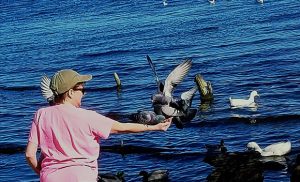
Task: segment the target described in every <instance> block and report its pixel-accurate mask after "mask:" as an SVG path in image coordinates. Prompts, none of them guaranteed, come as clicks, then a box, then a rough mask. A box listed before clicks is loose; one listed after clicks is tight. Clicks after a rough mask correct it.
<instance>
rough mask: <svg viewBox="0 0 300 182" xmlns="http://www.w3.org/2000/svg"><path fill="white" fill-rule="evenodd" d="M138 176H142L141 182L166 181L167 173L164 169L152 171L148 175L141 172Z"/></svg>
mask: <svg viewBox="0 0 300 182" xmlns="http://www.w3.org/2000/svg"><path fill="white" fill-rule="evenodd" d="M139 175H140V176H143V182H154V181H168V179H169V171H168V170H166V169H159V170H154V171H152V172H150V173H148V172H147V171H141V172H140V174H139Z"/></svg>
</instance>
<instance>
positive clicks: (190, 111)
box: [40, 55, 300, 181]
mask: <svg viewBox="0 0 300 182" xmlns="http://www.w3.org/2000/svg"><path fill="white" fill-rule="evenodd" d="M147 60H148V63H149V65H150V67H151V69H152V72H153V74H154V77H155V80H156V84H157V91H156V93H155V94H153V95H152V96H151V102H152V106H153V111H145V110H138V111H137V112H136V113H132V114H130V115H129V119H131V120H132V121H133V122H137V123H141V124H145V125H155V124H157V123H160V122H164V120H165V119H166V118H169V117H172V122H173V123H174V124H175V125H176V127H177V128H180V129H182V128H183V126H184V124H185V123H187V122H190V121H191V120H193V119H194V117H195V116H196V114H197V112H198V110H197V109H196V108H192V100H193V97H194V95H195V94H196V92H197V91H199V93H200V97H201V101H208V100H212V99H213V91H212V85H211V83H210V82H206V81H205V80H204V79H203V78H202V76H201V75H200V74H197V75H196V76H195V80H194V81H195V82H196V85H195V86H193V87H192V88H190V89H189V90H187V91H185V92H183V93H181V95H180V97H178V98H177V97H175V96H174V90H175V88H176V86H177V85H178V84H180V83H181V82H182V81H183V79H184V77H185V76H186V75H187V74H188V72H189V70H190V69H191V67H192V61H191V60H184V61H183V62H182V63H180V64H179V65H178V66H176V67H175V69H173V70H172V71H171V72H170V74H169V75H168V76H167V77H166V79H165V80H161V79H159V77H158V74H157V72H156V69H155V67H154V64H153V62H152V60H151V58H150V57H149V56H148V55H147ZM40 87H41V91H42V95H43V97H44V98H45V99H46V100H47V101H48V103H49V104H50V105H55V102H54V95H53V92H52V91H51V89H50V78H49V77H47V76H46V75H44V76H42V79H41V83H40ZM257 96H259V94H258V92H257V91H255V90H254V91H252V92H251V93H250V96H249V97H248V98H246V99H241V98H232V97H229V103H230V107H231V108H232V109H235V108H244V107H247V108H256V107H258V105H257V103H256V102H255V97H257ZM205 148H206V150H207V154H208V156H209V158H208V159H206V160H207V161H209V163H215V162H216V161H220V159H218V160H216V158H215V157H220V155H219V154H222V157H224V155H225V156H226V157H229V159H227V160H226V162H228V160H229V161H230V163H231V164H232V160H233V159H236V158H237V157H236V156H237V155H236V153H235V155H233V156H234V157H233V156H232V155H230V153H228V151H227V148H226V147H225V145H224V141H223V140H221V142H220V144H218V145H209V144H207V145H205ZM247 148H248V151H253V152H255V155H254V156H257V155H258V156H260V157H269V156H284V155H286V154H288V153H289V152H290V151H291V142H290V141H281V142H277V143H274V144H271V145H269V146H267V147H265V148H260V147H259V145H258V144H257V143H256V142H249V143H248V144H247ZM212 154H213V155H212ZM211 156H214V157H211ZM242 156H245V154H244V153H243V154H242ZM238 160H239V158H238ZM247 160H248V158H247ZM212 161H214V162H212ZM221 161H222V162H223V163H224V159H222V160H221ZM299 161H300V157H299ZM213 165H216V164H213ZM239 165H240V164H239ZM255 165H256V163H255ZM299 165H300V162H299ZM239 167H240V166H239ZM251 167H253V166H251ZM216 171H218V170H217V169H216ZM298 171H300V167H299V170H298ZM256 172H257V171H256ZM239 173H240V172H239ZM299 173H300V172H299ZM140 175H142V176H143V181H168V171H167V170H156V171H152V172H151V173H149V174H148V173H147V172H146V171H142V172H141V173H140ZM218 175H219V176H220V174H218ZM213 176H214V175H211V176H210V177H208V178H210V179H212V177H213ZM98 181H124V178H123V177H122V175H121V173H120V174H117V175H113V174H106V175H102V176H101V175H100V176H99V178H98Z"/></svg>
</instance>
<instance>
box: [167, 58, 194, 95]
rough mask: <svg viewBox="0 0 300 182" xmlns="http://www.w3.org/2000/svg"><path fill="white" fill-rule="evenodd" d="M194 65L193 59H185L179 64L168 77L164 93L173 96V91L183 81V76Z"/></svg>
mask: <svg viewBox="0 0 300 182" xmlns="http://www.w3.org/2000/svg"><path fill="white" fill-rule="evenodd" d="M191 67H192V61H191V60H185V61H184V62H182V63H181V64H180V65H178V66H177V67H176V68H175V69H174V70H173V71H172V72H171V73H170V74H169V75H168V77H167V78H166V80H165V86H164V91H163V93H164V95H166V96H169V97H172V93H173V90H174V88H175V87H176V85H178V84H179V83H181V82H182V80H183V78H184V77H185V75H187V73H188V72H189V70H190V69H191Z"/></svg>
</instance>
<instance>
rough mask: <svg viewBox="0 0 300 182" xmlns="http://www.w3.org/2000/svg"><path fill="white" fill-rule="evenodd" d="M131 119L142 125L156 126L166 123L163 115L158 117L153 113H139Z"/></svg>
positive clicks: (132, 115) (134, 114)
mask: <svg viewBox="0 0 300 182" xmlns="http://www.w3.org/2000/svg"><path fill="white" fill-rule="evenodd" d="M129 119H131V120H132V121H135V122H137V123H141V124H146V125H156V124H158V123H161V122H162V121H164V120H165V119H166V118H165V116H163V115H157V114H156V113H155V112H153V111H138V112H137V113H133V114H131V115H130V116H129Z"/></svg>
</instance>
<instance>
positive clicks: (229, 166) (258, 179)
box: [204, 151, 264, 182]
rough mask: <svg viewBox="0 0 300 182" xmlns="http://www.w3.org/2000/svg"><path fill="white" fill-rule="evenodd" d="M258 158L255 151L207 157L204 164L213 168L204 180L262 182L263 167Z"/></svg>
mask: <svg viewBox="0 0 300 182" xmlns="http://www.w3.org/2000/svg"><path fill="white" fill-rule="evenodd" d="M260 157H261V156H260V154H259V153H258V152H255V151H247V152H232V153H226V154H216V155H207V156H206V157H205V158H204V162H206V163H208V164H210V165H212V166H213V167H215V168H214V170H213V171H212V172H211V174H209V175H208V176H207V178H206V179H207V181H208V182H223V181H230V182H241V181H243V182H263V181H264V176H263V172H264V166H263V163H262V162H261V161H260V160H259V159H260Z"/></svg>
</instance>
